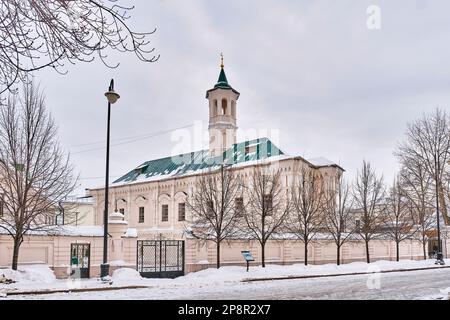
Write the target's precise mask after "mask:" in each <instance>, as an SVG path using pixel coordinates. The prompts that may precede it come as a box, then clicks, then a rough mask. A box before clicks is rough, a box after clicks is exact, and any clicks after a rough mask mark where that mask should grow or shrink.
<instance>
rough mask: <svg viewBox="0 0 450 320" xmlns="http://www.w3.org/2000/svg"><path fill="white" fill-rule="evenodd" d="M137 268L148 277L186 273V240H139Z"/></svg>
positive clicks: (173, 276)
mask: <svg viewBox="0 0 450 320" xmlns="http://www.w3.org/2000/svg"><path fill="white" fill-rule="evenodd" d="M136 261H137V265H136V269H137V271H139V273H140V274H141V276H143V277H146V278H176V277H179V276H182V275H184V241H181V240H138V242H137V259H136Z"/></svg>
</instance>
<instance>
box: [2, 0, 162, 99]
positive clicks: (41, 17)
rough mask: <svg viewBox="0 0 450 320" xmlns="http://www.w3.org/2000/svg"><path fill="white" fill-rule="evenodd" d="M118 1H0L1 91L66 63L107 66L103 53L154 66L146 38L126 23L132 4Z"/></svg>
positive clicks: (62, 66)
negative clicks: (117, 53)
mask: <svg viewBox="0 0 450 320" xmlns="http://www.w3.org/2000/svg"><path fill="white" fill-rule="evenodd" d="M121 3H123V1H120V2H118V1H117V0H102V1H93V0H46V1H35V0H3V1H1V3H0V39H1V43H2V44H1V46H0V48H1V50H0V93H1V92H3V91H5V90H7V89H9V88H11V86H12V85H13V84H14V83H15V82H16V81H17V80H22V81H23V80H25V79H26V78H27V75H28V74H29V73H30V72H33V71H36V70H39V69H43V68H47V67H50V68H53V69H55V70H56V71H57V72H59V73H65V72H66V71H65V69H64V68H65V65H64V64H65V63H66V62H69V63H70V64H74V63H76V62H78V61H81V62H90V61H92V60H93V59H94V55H95V54H97V55H98V57H99V58H100V59H101V61H103V63H104V64H105V65H107V66H108V67H112V68H115V67H117V65H118V64H112V65H111V64H109V63H108V62H107V61H106V59H107V49H110V51H120V52H133V53H135V54H136V56H137V57H138V59H140V60H142V61H148V62H154V61H156V60H157V59H158V57H159V56H155V55H154V53H153V51H154V49H153V48H149V39H148V38H149V36H150V35H151V34H153V33H154V32H155V30H153V31H151V32H144V33H141V32H135V31H133V30H132V29H131V26H130V25H129V23H128V21H127V20H128V19H129V17H130V16H129V13H130V11H131V10H133V8H134V6H126V5H123V4H121Z"/></svg>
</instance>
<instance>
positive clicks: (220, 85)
mask: <svg viewBox="0 0 450 320" xmlns="http://www.w3.org/2000/svg"><path fill="white" fill-rule="evenodd" d="M216 89H224V90H232V91H233V92H234V93H236V94H237V95H238V97H239V95H240V93H239V92H238V91H236V90H235V89H233V88H232V87H231V86H230V84H229V83H228V79H227V76H226V75H225V70H224V68H221V69H220V73H219V79H217V83H216V84H215V85H214V88H212V89H209V90H208V91H206V98H208V96H209V93H210V92H211V91H214V90H216Z"/></svg>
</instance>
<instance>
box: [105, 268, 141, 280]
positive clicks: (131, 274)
mask: <svg viewBox="0 0 450 320" xmlns="http://www.w3.org/2000/svg"><path fill="white" fill-rule="evenodd" d="M111 280H112V281H113V282H130V281H139V280H142V277H141V275H140V274H139V272H137V271H136V270H135V269H131V268H120V269H117V270H115V271H114V273H113V275H112V277H111Z"/></svg>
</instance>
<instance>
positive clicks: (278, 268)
mask: <svg viewBox="0 0 450 320" xmlns="http://www.w3.org/2000/svg"><path fill="white" fill-rule="evenodd" d="M434 262H435V260H432V259H430V260H420V261H416V260H400V261H399V262H397V261H387V260H379V261H375V262H372V263H366V262H352V263H347V264H342V265H339V266H338V265H336V264H333V263H330V264H322V265H307V266H305V265H304V264H293V265H267V266H266V268H262V267H260V266H252V264H251V263H250V270H249V272H247V271H246V267H245V266H227V267H221V268H220V269H216V268H209V269H204V270H202V271H198V272H194V273H189V274H187V275H186V276H184V277H179V278H176V279H175V281H174V282H177V283H201V282H205V283H218V282H222V283H224V282H236V281H242V280H245V279H267V278H280V277H298V276H324V275H333V274H352V273H365V272H368V273H372V272H381V271H388V270H404V269H415V268H430V267H436V265H435V264H434ZM445 262H446V264H447V265H448V264H450V259H446V260H445Z"/></svg>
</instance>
